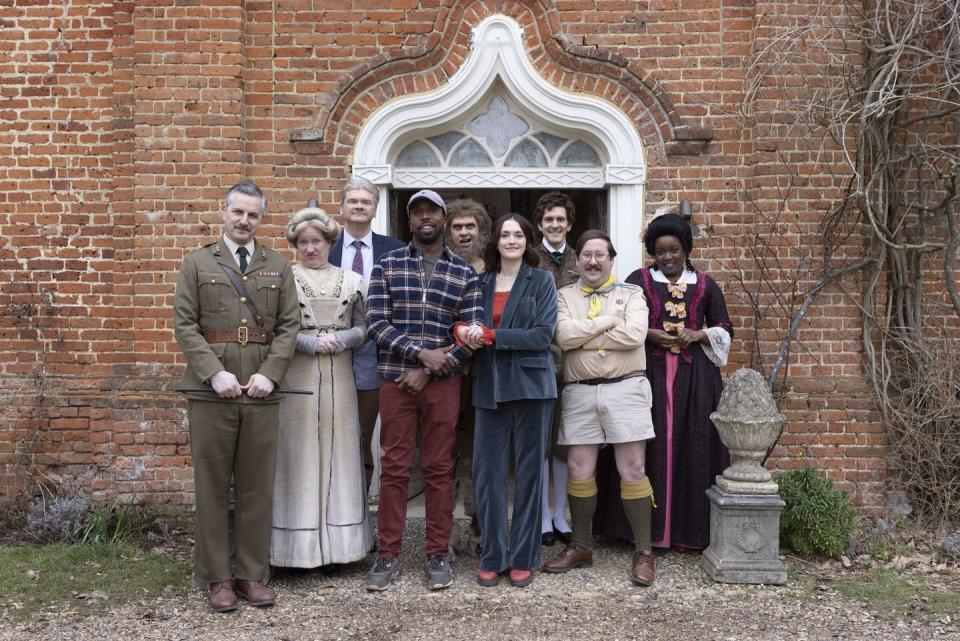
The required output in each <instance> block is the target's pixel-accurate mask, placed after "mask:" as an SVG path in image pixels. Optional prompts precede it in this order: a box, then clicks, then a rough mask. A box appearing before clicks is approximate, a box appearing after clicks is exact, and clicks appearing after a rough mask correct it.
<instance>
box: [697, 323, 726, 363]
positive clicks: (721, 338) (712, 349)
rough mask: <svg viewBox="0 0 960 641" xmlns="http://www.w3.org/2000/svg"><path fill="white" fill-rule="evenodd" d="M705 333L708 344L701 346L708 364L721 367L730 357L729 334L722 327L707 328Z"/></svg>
mask: <svg viewBox="0 0 960 641" xmlns="http://www.w3.org/2000/svg"><path fill="white" fill-rule="evenodd" d="M706 332H707V338H709V339H710V344H709V345H704V346H703V352H704V353H705V354H706V355H707V358H709V359H710V362H712V363H713V364H714V365H716V366H717V367H723V366H724V365H726V364H727V357H728V356H729V355H730V334H729V333H728V332H727V330H725V329H723V328H722V327H708V328H707V329H706Z"/></svg>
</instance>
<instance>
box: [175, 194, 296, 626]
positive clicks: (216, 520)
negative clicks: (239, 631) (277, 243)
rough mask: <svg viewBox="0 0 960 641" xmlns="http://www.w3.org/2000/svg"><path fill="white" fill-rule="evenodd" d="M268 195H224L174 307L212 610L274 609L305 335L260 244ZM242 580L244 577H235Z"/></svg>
mask: <svg viewBox="0 0 960 641" xmlns="http://www.w3.org/2000/svg"><path fill="white" fill-rule="evenodd" d="M265 211H266V199H265V198H264V197H263V192H262V191H260V188H259V187H257V186H256V185H255V184H254V183H253V182H251V181H248V180H245V181H242V182H240V183H237V184H236V185H234V186H233V187H231V188H230V190H229V191H228V192H227V196H226V199H225V200H224V207H223V211H222V212H221V218H222V220H223V236H222V237H221V238H220V240H219V241H218V242H216V243H213V244H211V245H207V246H206V247H203V248H202V249H198V250H197V251H194V252H192V253H190V254H188V255H187V257H186V258H184V261H183V266H182V267H181V269H180V276H179V278H178V279H177V289H176V295H175V298H174V303H173V310H174V335H175V336H176V339H177V343H178V344H179V345H180V349H181V350H182V351H183V353H184V355H185V356H186V357H187V371H186V373H185V374H184V378H183V386H184V387H186V388H193V389H202V388H209V390H210V391H209V392H192V393H189V394H188V399H189V403H188V410H187V411H188V414H189V418H190V445H191V450H192V455H193V473H194V486H195V492H196V511H197V537H196V548H195V550H194V564H195V572H196V576H197V578H198V579H200V580H202V581H204V582H205V583H208V584H209V586H210V594H209V602H210V606H211V607H212V608H213V609H214V610H216V611H218V612H228V611H230V610H234V609H236V607H237V595H240V596H241V597H243V598H245V599H246V600H247V601H249V603H250V604H251V605H254V606H267V605H273V602H274V595H273V591H272V590H271V589H270V588H268V587H267V586H266V585H265V582H266V580H267V578H268V574H269V570H270V565H269V563H270V526H271V518H272V512H273V483H274V470H275V466H276V449H277V430H278V424H277V423H278V410H279V404H280V398H279V397H278V396H277V395H273V394H272V393H273V390H274V388H275V387H276V386H277V385H278V384H279V382H280V381H281V380H283V376H284V373H285V372H286V371H287V366H288V365H289V364H290V359H291V358H292V357H293V350H294V346H295V345H296V339H297V330H298V329H299V327H300V311H299V308H298V305H297V293H296V289H295V286H294V282H293V276H292V274H291V272H290V265H289V264H288V263H287V261H286V260H285V259H284V258H283V257H282V256H281V255H280V254H278V253H276V252H274V251H272V250H270V249H267V248H266V247H264V246H263V245H262V244H260V243H259V242H257V241H255V240H254V237H255V236H256V233H257V229H258V228H259V227H260V224H261V223H262V221H263V218H264V214H265ZM231 478H232V479H233V484H234V488H235V492H236V506H235V530H236V574H235V575H234V574H233V573H231V570H230V545H229V541H228V535H227V510H228V508H229V504H230V499H229V496H230V480H231ZM234 576H236V581H234V580H233V577H234Z"/></svg>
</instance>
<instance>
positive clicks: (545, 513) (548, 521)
mask: <svg viewBox="0 0 960 641" xmlns="http://www.w3.org/2000/svg"><path fill="white" fill-rule="evenodd" d="M540 469H541V474H543V481H542V484H541V487H540V532H541V533H543V532H553V512H551V511H550V462H549V461H548V460H547V459H543V466H542V467H541V468H540Z"/></svg>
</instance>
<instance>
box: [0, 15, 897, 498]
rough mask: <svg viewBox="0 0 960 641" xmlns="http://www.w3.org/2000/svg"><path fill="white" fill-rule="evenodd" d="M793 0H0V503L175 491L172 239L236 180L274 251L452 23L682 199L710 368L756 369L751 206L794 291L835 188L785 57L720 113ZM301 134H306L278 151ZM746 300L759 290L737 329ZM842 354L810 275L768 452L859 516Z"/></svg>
mask: <svg viewBox="0 0 960 641" xmlns="http://www.w3.org/2000/svg"><path fill="white" fill-rule="evenodd" d="M817 4H818V3H815V2H812V0H811V2H809V3H804V2H784V3H778V2H773V3H763V7H762V13H758V11H759V8H758V6H757V5H756V3H754V2H748V1H746V0H742V1H733V2H729V1H728V2H723V3H720V2H717V1H716V0H669V1H667V0H648V1H633V0H559V1H556V2H540V1H534V0H529V1H526V2H506V1H502V0H480V1H475V2H453V1H452V0H445V1H440V0H392V1H391V2H386V1H385V2H366V1H362V0H277V1H275V2H256V1H248V2H241V1H240V0H232V1H226V0H221V1H213V2H208V1H206V0H205V1H204V2H196V1H195V0H180V1H171V2H165V3H135V2H132V1H130V2H85V3H84V2H78V1H73V2H65V3H52V2H51V3H44V2H31V3H17V6H16V7H0V186H2V188H0V237H2V238H3V239H4V244H3V246H2V247H0V285H2V287H0V310H2V312H3V313H2V317H0V354H3V356H4V358H3V359H2V363H0V377H2V379H0V384H2V387H0V389H2V390H4V391H3V393H2V394H0V400H2V407H0V497H11V496H14V495H18V494H21V493H24V492H30V491H32V487H33V484H34V483H35V482H37V479H38V478H39V479H41V480H42V479H43V478H45V477H47V478H51V479H53V480H54V481H57V482H62V483H65V484H66V485H67V486H68V487H70V488H75V489H76V490H78V491H84V492H92V493H93V494H94V495H95V496H97V497H104V498H105V497H112V496H134V497H136V498H137V499H138V500H143V501H146V502H150V503H153V504H156V505H158V506H161V509H166V510H169V511H176V510H178V509H181V508H182V507H184V506H187V505H189V503H190V502H191V500H192V497H191V493H190V491H191V472H190V467H189V447H188V445H187V443H186V430H185V412H184V404H183V402H182V401H181V400H180V399H179V398H178V397H177V395H176V394H175V393H173V392H172V391H171V390H172V388H173V387H174V386H175V385H176V382H177V379H178V376H179V374H180V373H181V371H182V367H183V359H182V357H181V356H180V354H179V352H178V350H177V347H176V344H175V343H174V342H173V336H172V324H171V321H172V319H171V311H170V309H171V303H172V293H173V283H174V281H175V278H176V270H177V268H178V265H179V263H180V261H181V259H182V257H183V255H184V253H185V252H187V251H189V250H191V249H193V248H195V247H198V246H199V245H200V244H202V243H204V242H209V241H210V240H212V239H213V238H214V237H215V236H216V234H217V233H218V230H219V227H218V224H219V218H218V216H217V213H216V212H217V209H218V200H219V199H220V198H222V195H223V192H224V191H225V188H226V187H227V186H229V185H230V184H232V183H233V182H235V181H236V180H237V179H239V178H241V177H251V178H254V179H256V180H257V181H258V183H259V184H260V185H261V186H262V187H263V188H264V189H265V190H266V192H267V194H268V198H269V199H270V205H269V213H268V216H267V219H266V221H265V226H264V228H263V229H262V231H261V233H260V237H261V238H262V239H265V240H266V241H267V242H268V243H269V242H273V243H274V245H275V246H276V247H278V248H283V247H282V245H283V243H281V242H280V241H279V238H280V234H279V231H280V227H281V226H282V225H283V223H284V222H285V220H286V217H287V216H288V215H289V214H290V213H291V212H293V211H295V210H296V209H298V208H299V207H302V206H303V205H304V204H305V202H306V200H307V199H308V198H311V197H318V198H319V199H320V202H321V205H324V206H334V205H335V204H336V201H337V198H338V189H339V186H340V184H341V183H342V181H343V180H344V179H345V178H346V177H347V176H349V174H350V163H351V161H352V157H351V153H352V145H353V141H354V140H355V139H356V136H357V134H358V132H359V129H360V127H361V126H362V124H363V122H364V120H365V119H366V117H367V116H368V115H369V114H370V113H372V112H373V111H374V110H375V109H376V108H377V107H379V106H380V105H382V104H384V103H386V102H387V101H389V100H391V99H393V98H396V97H398V96H402V95H407V94H409V93H411V92H418V91H426V90H429V89H434V88H436V87H439V86H441V85H442V84H443V83H444V82H446V81H447V80H448V79H449V77H450V76H451V75H452V74H453V73H454V72H455V71H456V70H457V69H458V68H459V67H460V65H461V64H462V63H463V60H464V59H465V58H466V57H467V55H468V54H469V34H470V29H471V27H472V26H473V25H476V24H477V23H478V22H479V21H480V20H482V19H483V18H484V17H486V16H488V15H490V14H491V13H506V14H508V15H510V16H513V17H514V18H516V19H517V20H518V22H519V23H520V24H521V25H522V26H523V28H524V30H525V34H526V35H527V37H528V38H529V41H528V44H529V54H530V56H531V59H532V60H533V61H534V64H535V66H536V67H537V69H538V70H539V71H540V73H541V74H542V75H543V76H544V77H546V78H547V79H549V80H550V81H551V82H553V83H554V84H556V85H558V86H560V87H562V88H564V89H567V90H570V91H575V92H583V93H587V94H590V95H594V96H599V97H601V98H604V99H607V100H609V101H610V102H612V103H614V104H616V105H618V106H619V107H620V108H621V109H623V110H624V112H625V113H627V114H628V116H629V117H630V118H631V119H632V120H633V121H634V123H635V124H636V126H637V129H638V131H639V132H640V133H641V137H642V139H643V140H644V143H645V145H646V147H647V158H648V163H649V178H648V184H647V190H648V192H647V193H648V199H647V203H646V205H645V206H646V211H647V212H648V213H654V212H655V211H657V210H658V208H662V207H669V206H672V205H675V204H676V202H677V201H678V200H679V199H681V198H689V199H690V200H691V201H693V203H694V207H695V212H694V214H695V218H694V222H696V223H697V224H698V227H699V228H700V235H699V236H698V238H697V241H696V242H697V249H696V250H695V252H694V256H693V259H694V260H695V261H696V262H697V263H698V264H699V265H700V266H701V267H702V268H704V269H705V270H707V271H709V272H710V273H711V274H712V275H714V277H715V278H716V280H717V281H718V282H719V283H720V284H721V286H722V287H723V288H724V290H725V291H726V294H727V298H728V302H729V304H730V308H731V312H732V314H733V315H734V323H735V325H736V328H737V340H736V341H735V344H734V354H733V358H732V361H733V362H732V363H731V365H730V369H731V370H732V369H734V368H736V367H738V366H743V365H753V366H754V367H758V368H761V367H769V364H770V363H771V362H772V359H773V355H774V354H775V352H776V349H777V346H778V340H779V337H780V336H782V333H783V331H784V330H785V327H786V325H785V323H786V321H785V320H784V318H783V316H782V312H783V310H782V309H779V310H778V308H777V306H776V304H775V301H774V302H770V299H769V297H770V295H771V294H770V292H769V291H766V290H764V289H763V287H762V285H761V283H760V278H759V275H758V274H757V270H756V266H755V265H754V264H753V263H752V262H751V259H750V257H749V254H748V252H747V251H746V250H745V246H744V239H745V238H749V237H750V236H751V234H758V233H762V232H764V231H765V230H768V229H769V227H764V225H769V220H768V219H766V218H764V216H763V215H762V214H763V213H764V212H770V211H776V210H777V204H778V203H779V202H780V196H779V195H780V193H781V191H782V188H783V186H784V185H785V184H787V183H789V182H790V181H791V180H797V178H798V177H799V178H800V181H799V182H798V183H796V187H797V189H798V190H801V191H800V192H798V194H799V198H798V199H796V200H795V201H793V202H792V203H791V204H790V207H789V208H788V209H787V210H786V211H785V212H784V217H783V218H782V219H781V220H780V221H779V224H782V225H784V227H783V229H786V230H788V233H781V232H779V231H778V232H777V233H776V234H775V235H776V236H777V237H778V238H779V241H778V242H779V243H780V249H779V250H778V251H777V255H778V256H779V257H780V259H781V260H782V261H783V262H782V265H781V266H780V267H779V271H777V272H775V273H774V277H775V278H776V279H780V280H781V281H783V282H784V283H788V284H789V286H790V287H795V288H798V289H800V290H802V288H803V287H804V286H805V285H808V284H809V283H808V281H807V280H804V279H800V281H799V282H797V283H793V282H791V278H793V277H792V276H791V273H792V272H791V269H793V268H794V267H795V266H796V264H798V263H799V262H800V261H802V260H804V259H805V257H806V256H808V255H812V256H815V255H816V253H815V251H813V252H812V253H811V251H812V250H811V249H810V248H809V247H808V244H809V238H808V236H807V235H808V234H809V233H810V232H811V231H813V230H814V228H815V227H816V225H817V222H818V221H819V219H820V217H821V216H822V212H823V203H824V201H825V200H827V199H828V198H829V195H830V192H831V190H833V189H836V188H837V184H836V183H835V182H834V178H832V177H831V176H830V175H828V174H826V173H824V172H823V169H822V164H821V163H822V160H823V157H822V156H815V155H814V154H815V151H816V150H811V149H808V148H807V145H806V141H805V139H804V136H803V132H802V131H800V130H798V129H797V128H795V127H793V123H794V121H795V113H792V112H791V109H795V108H796V104H798V101H799V100H800V98H802V92H803V91H807V90H809V89H810V86H809V83H808V82H807V80H806V79H805V74H806V70H805V69H803V68H799V67H796V68H790V67H785V68H784V69H783V70H782V76H783V78H784V79H785V81H786V85H787V86H788V87H792V91H794V92H795V95H787V96H786V97H785V96H784V95H783V94H782V93H778V92H777V91H774V88H769V89H766V88H764V89H762V90H761V91H760V92H759V93H758V94H756V98H757V99H756V101H755V102H753V103H752V111H751V112H750V113H748V114H744V113H742V111H741V106H742V105H743V103H744V101H745V97H746V95H747V94H746V93H745V88H746V87H748V86H749V81H750V77H748V75H747V62H748V60H749V59H750V57H751V55H752V54H753V53H754V52H756V51H757V50H759V49H760V48H762V47H763V46H764V45H765V44H766V43H768V42H770V40H771V39H772V38H774V37H775V36H776V35H777V34H778V33H781V32H782V31H783V30H784V29H786V28H789V27H790V26H791V25H793V24H797V23H798V21H800V20H802V19H803V17H804V13H805V12H807V11H810V10H811V7H813V6H816V5H817ZM765 91H766V93H765ZM305 130H310V131H316V132H320V134H321V136H320V137H319V140H315V141H300V142H291V135H292V134H294V133H295V132H299V131H305ZM781 231H782V230H781ZM861 238H862V236H858V235H854V236H853V240H851V242H850V246H849V247H847V248H845V250H844V251H845V252H846V255H849V256H855V255H856V254H857V253H858V252H859V251H860V250H861V248H860V247H859V245H858V243H859V242H861V241H860V239H861ZM271 239H274V240H272V241H271ZM283 249H285V248H283ZM635 267H636V266H621V268H620V271H622V272H626V271H630V270H632V269H633V268H635ZM793 271H794V272H795V271H796V270H795V269H793ZM741 273H742V274H743V277H742V278H743V281H744V283H743V284H741V283H740V278H741V277H740V276H738V275H739V274H741ZM793 280H796V279H795V278H793ZM748 291H749V292H754V291H757V292H759V293H760V295H761V297H763V300H764V301H766V302H765V304H769V307H768V308H766V309H765V313H764V315H763V316H762V317H761V318H760V319H759V320H758V319H757V317H756V315H755V314H754V311H753V309H752V308H751V307H750V306H749V305H748V304H747V303H746V301H747V300H748V298H747V296H746V292H748ZM859 351H860V346H859V321H858V317H857V310H856V308H855V307H853V306H852V305H851V304H850V303H849V301H848V300H847V299H846V298H845V297H844V296H843V295H842V293H841V290H840V289H838V288H833V289H828V290H827V291H826V293H825V295H824V297H823V298H822V299H821V300H820V301H819V302H818V303H817V305H816V306H815V307H814V308H813V309H812V311H811V312H810V314H809V316H808V320H807V322H806V324H805V325H804V329H803V330H802V332H801V334H800V341H799V344H798V346H797V348H796V350H795V351H794V354H793V359H792V361H791V365H790V368H789V379H788V382H787V386H786V392H785V397H784V401H783V407H784V411H785V413H786V414H787V416H788V419H789V425H788V427H787V430H786V432H785V434H784V436H783V439H782V440H781V444H780V446H779V447H778V448H777V450H776V451H775V453H774V459H773V461H774V465H775V466H776V467H778V468H781V469H787V468H792V467H796V466H799V465H802V464H806V463H812V464H815V465H818V466H821V467H824V468H826V469H828V470H829V472H830V474H831V476H833V477H834V478H836V479H837V480H838V481H840V482H841V484H842V485H843V486H844V487H845V488H846V489H849V490H851V491H852V492H854V493H855V495H856V498H857V500H858V501H859V502H860V503H861V504H863V505H865V506H867V507H876V506H877V505H879V504H880V502H881V500H882V499H881V498H880V494H879V490H880V488H881V480H882V478H883V474H884V470H885V469H886V464H885V454H886V449H885V445H884V438H883V431H882V428H881V426H880V423H879V417H878V416H877V414H876V412H875V411H874V409H873V405H872V402H871V400H870V398H869V395H868V394H867V390H866V388H865V386H864V383H863V375H862V372H861V371H860V358H859Z"/></svg>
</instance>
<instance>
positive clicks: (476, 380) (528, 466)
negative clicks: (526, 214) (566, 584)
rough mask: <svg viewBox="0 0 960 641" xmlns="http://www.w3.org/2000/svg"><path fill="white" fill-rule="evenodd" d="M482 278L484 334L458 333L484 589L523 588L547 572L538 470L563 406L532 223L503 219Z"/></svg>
mask: <svg viewBox="0 0 960 641" xmlns="http://www.w3.org/2000/svg"><path fill="white" fill-rule="evenodd" d="M485 261H486V262H485V265H486V268H487V271H485V272H484V273H483V274H481V275H480V283H481V288H482V291H483V309H484V325H483V326H473V327H470V326H458V327H457V329H456V334H457V338H458V339H459V340H460V341H462V342H464V343H466V344H467V345H469V346H471V347H473V348H475V349H476V351H475V353H474V358H473V369H472V372H473V404H474V406H475V407H476V408H477V417H476V432H475V436H474V448H473V452H474V454H473V456H474V460H473V485H474V489H475V491H476V495H477V515H478V517H479V519H480V531H481V545H482V547H483V552H482V553H481V555H480V568H479V569H478V570H477V582H478V583H479V584H480V585H483V586H493V585H496V584H497V583H498V582H499V581H500V578H501V576H502V575H503V574H504V573H505V572H507V570H508V569H509V580H510V583H512V584H513V585H514V586H517V587H523V586H526V585H529V584H530V582H531V581H533V568H535V567H538V566H539V565H540V492H541V487H540V484H541V474H540V464H541V462H542V460H543V456H544V451H545V448H546V444H547V439H548V437H549V433H550V425H551V421H552V417H553V407H554V403H555V399H556V397H557V385H556V377H555V375H554V369H553V356H552V355H551V354H550V342H551V340H552V339H553V332H554V329H555V328H556V324H557V293H556V287H555V285H554V282H553V276H551V275H550V273H549V272H546V271H543V270H540V269H536V265H538V264H539V258H538V256H537V252H536V244H535V243H534V240H533V227H532V226H531V224H530V223H529V221H527V219H526V218H523V217H522V216H519V215H517V214H506V215H504V216H501V217H500V218H499V219H497V221H496V223H495V225H494V229H493V233H492V234H491V238H490V243H489V244H488V245H487V251H486V256H485ZM511 440H512V441H513V444H514V450H515V451H514V461H515V469H516V488H515V492H514V502H513V525H512V527H511V531H510V534H509V539H508V536H507V475H508V470H509V467H510V465H509V464H510V458H509V457H510V443H511Z"/></svg>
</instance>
